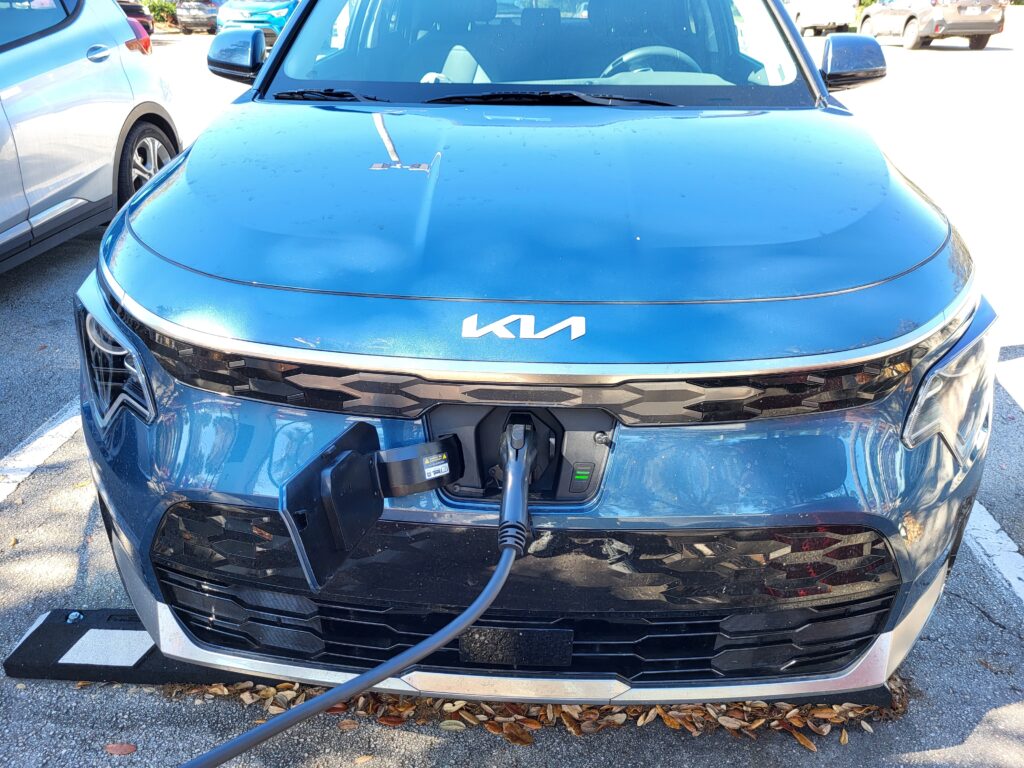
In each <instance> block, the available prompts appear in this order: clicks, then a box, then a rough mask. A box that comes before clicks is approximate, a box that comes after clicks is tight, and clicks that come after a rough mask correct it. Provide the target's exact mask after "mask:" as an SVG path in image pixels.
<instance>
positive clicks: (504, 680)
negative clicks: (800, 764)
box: [114, 539, 946, 706]
mask: <svg viewBox="0 0 1024 768" xmlns="http://www.w3.org/2000/svg"><path fill="white" fill-rule="evenodd" d="M114 555H115V560H116V561H117V564H118V570H119V571H120V572H121V576H122V580H123V581H124V585H125V588H126V589H127V590H128V594H129V596H130V597H131V599H132V603H133V604H134V605H135V610H136V611H137V612H138V614H139V616H140V618H141V619H142V623H143V624H144V625H145V627H146V629H147V630H148V631H149V633H150V635H151V636H152V637H153V639H154V640H155V641H156V643H157V645H158V646H159V648H160V651H161V652H162V653H163V654H164V655H165V656H167V657H168V658H172V659H177V660H179V661H184V662H189V663H192V664H201V665H203V666H206V667H213V668H215V669H220V670H224V671H226V672H238V673H240V674H243V675H245V674H248V675H255V676H262V677H270V678H275V679H281V680H292V681H296V682H301V683H307V684H310V685H337V684H339V683H343V682H345V681H347V680H351V679H352V678H353V677H355V674H354V673H351V672H341V671H337V670H325V669H317V668H315V667H307V666H301V665H299V664H293V663H290V662H276V661H271V660H266V659H253V658H246V657H243V656H235V655H233V654H230V653H225V652H222V651H215V650H210V649H207V648H204V647H201V646H200V645H199V644H197V643H196V642H195V641H194V640H192V639H191V638H190V637H189V635H188V634H187V633H186V632H185V630H184V628H183V627H182V626H181V624H180V623H179V621H178V620H177V618H175V616H174V613H173V611H172V610H171V608H170V607H169V606H168V605H167V604H166V603H163V602H160V601H158V600H156V598H155V597H154V596H153V594H152V593H151V592H150V591H149V589H148V588H147V587H146V586H145V585H144V584H143V583H142V579H141V578H140V577H139V575H138V574H137V573H136V572H135V569H134V568H133V567H132V566H131V564H130V563H129V562H128V558H127V554H126V553H124V552H123V551H122V550H121V547H120V545H119V543H117V540H116V539H115V544H114ZM945 580H946V571H945V569H943V571H942V572H941V573H940V574H939V575H938V576H937V577H936V578H935V580H934V582H933V583H932V584H931V585H930V586H929V588H928V589H927V590H925V592H924V594H923V595H922V596H921V597H920V599H919V600H918V601H917V604H916V605H915V606H914V608H913V609H911V611H910V613H908V614H907V616H906V617H905V618H904V619H903V621H902V622H900V624H898V625H897V626H896V628H895V629H894V630H892V631H891V632H886V633H884V634H881V635H879V636H878V638H877V639H876V640H875V642H874V643H872V645H871V647H870V648H868V650H867V651H866V652H865V653H864V655H863V656H861V657H860V659H858V660H857V661H856V662H854V663H853V664H852V665H851V666H850V667H848V668H847V669H845V670H844V671H842V672H838V673H835V674H832V675H808V676H806V677H793V678H785V679H770V680H764V681H759V682H748V683H737V684H732V685H729V684H723V685H695V686H678V687H660V688H633V687H631V686H630V685H628V684H627V683H625V682H623V681H621V680H618V679H614V678H608V679H603V680H602V679H578V678H571V677H554V678H534V677H497V676H494V677H492V676H486V675H470V674H446V673H439V672H426V671H422V670H418V671H412V672H407V673H406V674H404V675H402V676H401V677H392V678H388V679H387V680H385V681H384V682H383V683H381V684H380V685H379V686H376V687H375V690H377V691H381V692H383V693H396V694H405V695H415V696H443V697H449V698H463V699H485V700H488V701H541V702H543V701H550V702H562V703H572V702H576V703H580V704H584V703H585V704H615V705H618V706H623V705H629V704H649V703H660V704H684V703H703V702H712V701H752V700H759V699H769V698H774V699H777V698H783V699H788V698H799V697H803V696H815V695H823V694H837V693H845V692H850V693H854V692H856V691H863V690H870V689H872V688H878V687H880V686H881V685H883V684H884V683H885V681H886V680H888V679H889V676H890V675H891V674H892V673H893V672H894V671H895V669H896V667H897V666H898V665H899V664H900V662H902V661H903V659H904V657H905V656H906V655H907V653H908V652H909V651H910V647H911V646H912V645H913V643H914V641H915V640H916V639H917V636H918V634H919V633H920V632H921V629H922V628H923V627H924V624H925V622H926V621H927V619H928V617H929V616H930V615H931V614H932V612H933V610H934V609H935V605H936V603H937V602H938V599H939V596H940V595H941V594H942V588H943V586H944V584H945Z"/></svg>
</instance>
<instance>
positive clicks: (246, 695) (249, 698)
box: [238, 691, 260, 707]
mask: <svg viewBox="0 0 1024 768" xmlns="http://www.w3.org/2000/svg"><path fill="white" fill-rule="evenodd" d="M238 698H239V699H241V700H242V703H243V704H245V706H247V707H248V706H249V705H250V704H254V703H255V702H257V701H259V700H260V697H259V696H257V695H256V694H255V693H250V692H249V691H243V692H242V694H241V695H240V696H239V697H238Z"/></svg>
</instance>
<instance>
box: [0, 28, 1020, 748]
mask: <svg viewBox="0 0 1024 768" xmlns="http://www.w3.org/2000/svg"><path fill="white" fill-rule="evenodd" d="M1011 11H1013V13H1011V14H1010V15H1009V21H1008V23H1007V30H1008V31H1007V32H1006V33H1005V34H1003V35H1001V36H998V37H995V38H993V40H992V42H991V44H990V46H989V48H988V49H987V50H985V51H981V52H974V51H969V50H968V49H967V44H966V41H951V42H948V43H943V44H939V43H936V44H934V45H932V47H931V48H929V49H926V50H921V51H904V50H903V49H901V48H898V47H894V46H889V47H886V48H885V52H886V57H887V60H888V62H889V76H888V77H887V78H886V79H885V80H883V81H882V82H880V83H876V84H872V85H869V86H865V87H864V88H862V89H859V90H855V91H851V92H849V93H848V94H844V101H845V102H846V103H847V104H848V105H849V106H850V107H851V108H852V109H853V110H854V111H855V112H856V113H857V114H858V116H859V119H861V120H862V121H863V122H864V124H865V125H866V126H867V128H868V129H869V130H870V131H871V132H872V133H873V134H874V135H875V137H876V139H877V140H878V142H879V143H880V144H881V146H882V147H883V148H884V149H885V151H886V152H887V154H888V155H889V157H890V159H891V160H892V161H893V163H894V164H895V165H896V166H897V167H898V168H900V170H901V171H903V172H904V173H905V174H906V175H907V176H909V177H910V178H911V179H913V180H914V181H915V182H916V183H917V184H919V185H920V186H921V187H922V188H924V189H925V190H926V191H927V192H928V193H929V194H931V195H932V196H933V197H934V198H935V200H936V202H937V203H938V204H939V205H940V206H941V207H942V208H943V209H944V210H945V211H946V212H947V213H948V214H949V216H950V218H951V219H952V220H953V221H954V222H955V223H956V225H957V226H958V227H959V229H960V230H961V232H962V233H963V235H964V237H965V238H966V240H967V242H968V244H969V245H970V246H971V249H972V253H973V254H974V256H975V258H976V260H977V262H978V263H979V267H980V278H981V281H982V284H983V288H984V290H985V291H986V293H987V294H988V296H989V297H990V299H991V300H992V303H993V304H994V305H995V307H996V309H997V310H998V311H999V312H1000V314H1001V316H1002V321H1001V322H1002V325H1001V328H1000V334H1001V336H1000V339H1001V342H1002V344H1003V353H1002V362H1001V364H1000V368H999V372H998V377H999V387H998V391H997V401H996V411H995V427H994V434H993V439H992V445H991V450H990V455H989V464H988V472H987V475H986V479H985V482H984V485H983V487H982V492H981V494H980V497H979V502H980V504H981V505H982V506H983V508H984V510H987V514H988V515H990V517H985V518H981V517H980V516H979V518H978V519H979V520H980V519H985V520H989V519H990V520H992V521H993V524H994V525H998V526H999V527H1000V528H1001V530H1002V531H1004V532H1005V539H1003V540H996V544H992V541H993V539H992V538H991V537H989V538H988V539H986V538H984V537H980V535H979V537H975V538H972V539H971V540H970V541H969V544H971V546H966V547H964V549H963V551H962V554H961V557H960V559H959V560H958V562H957V568H956V570H955V571H954V573H953V574H952V576H951V579H950V582H949V585H948V587H947V590H946V593H945V596H944V597H943V599H942V601H941V603H940V606H939V609H938V612H937V614H936V615H935V616H934V617H933V619H932V621H931V623H930V624H929V625H928V627H927V629H926V630H925V634H924V637H923V638H922V641H921V642H919V643H918V645H917V646H916V647H915V649H914V651H913V653H912V654H911V656H910V658H909V659H908V661H907V662H906V663H905V665H904V667H903V668H902V670H901V671H902V673H903V674H904V676H905V677H906V678H907V679H908V680H909V681H910V683H911V691H912V697H911V703H910V707H909V711H908V713H907V715H906V716H905V717H903V718H902V719H900V720H898V721H895V722H889V723H879V724H876V725H875V732H874V733H873V734H868V733H866V732H863V731H860V730H859V729H858V730H857V731H856V732H852V733H851V734H850V743H849V744H848V745H846V746H841V745H840V744H839V743H838V740H837V738H836V734H832V736H831V737H828V738H822V739H818V741H817V746H818V753H817V754H811V753H809V752H807V751H805V750H804V749H803V748H802V747H801V746H800V745H798V744H797V743H796V742H795V741H794V740H793V739H791V738H788V737H786V736H785V734H768V735H766V736H765V737H764V738H762V739H760V740H759V741H757V742H751V741H746V740H734V739H730V738H729V737H728V736H726V735H725V734H724V733H717V734H714V735H712V736H710V737H700V738H697V739H694V738H692V737H690V736H689V735H688V734H686V733H685V732H681V731H671V730H668V729H666V728H664V727H662V726H661V725H660V724H654V725H653V726H650V727H646V728H644V729H638V728H623V729H619V730H611V731H605V732H602V733H600V734H598V735H595V736H589V737H585V738H583V739H578V738H577V737H574V736H572V735H570V734H569V733H568V732H566V731H562V730H545V731H542V732H540V733H539V734H538V737H537V743H536V744H535V745H534V746H532V747H529V748H518V747H513V746H510V745H509V744H507V743H506V742H505V741H504V740H502V739H500V738H497V737H494V736H491V735H490V734H487V733H485V732H483V730H482V729H480V728H476V729H472V730H469V731H465V732H459V733H449V732H446V731H442V730H440V729H439V728H438V727H437V726H436V725H433V726H425V727H406V728H402V729H397V730H395V729H389V728H386V727H384V726H381V725H377V724H376V723H373V722H370V721H366V722H363V723H362V724H361V726H360V727H359V728H358V729H357V730H354V731H351V732H343V731H341V730H339V729H338V728H336V727H335V722H334V721H333V720H330V719H326V718H318V719H315V720H314V721H312V722H309V723H306V724H305V725H303V726H301V727H298V728H296V729H294V730H293V731H292V732H289V733H287V734H285V735H283V736H281V737H279V738H277V739H275V740H274V741H273V742H271V743H270V744H268V745H266V746H265V747H263V748H261V749H260V750H258V751H257V752H255V753H253V754H252V755H250V756H249V757H247V758H244V759H241V760H240V761H238V763H237V764H238V765H245V766H281V765H303V766H337V765H349V764H353V763H356V762H357V761H359V764H366V765H369V766H399V765H401V766H409V765H436V764H442V765H474V766H479V765H531V766H534V765H536V766H548V765H551V766H554V765H559V766H566V765H586V766H604V765H609V766H623V765H637V764H643V765H669V764H672V765H678V764H681V763H682V764H686V765H690V766H704V765H708V766H711V765H714V766H724V765H746V764H752V763H754V764H758V765H763V766H775V765H785V766H792V765H804V764H807V765H817V764H823V762H826V763H827V764H830V765H832V766H836V767H837V768H839V767H841V766H876V765H887V766H888V765H892V766H897V765H899V766H947V765H954V766H997V767H999V768H1004V767H1005V768H1011V766H1014V767H1015V766H1021V765H1024V583H1021V584H1019V585H1018V589H1017V591H1016V592H1015V591H1014V589H1013V588H1012V586H1011V585H1010V584H1009V583H1008V582H1007V577H1006V576H1005V575H1004V573H1003V572H1001V571H998V570H997V569H996V568H995V567H994V566H993V558H992V554H993V549H994V548H998V544H999V541H1004V542H1005V543H1008V544H1009V545H1010V547H1011V548H1012V546H1013V545H1016V546H1017V547H1021V548H1024V515H1022V514H1021V509H1022V506H1024V410H1022V409H1024V302H1021V301H1020V298H1019V293H1020V286H1021V285H1022V281H1021V267H1020V263H1021V255H1022V254H1021V246H1020V243H1021V240H1022V232H1024V230H1022V224H1021V213H1022V211H1021V198H1020V195H1019V188H1020V187H1019V180H1020V179H1021V178H1022V177H1024V148H1022V147H1021V144H1020V139H1019V137H1020V136H1021V134H1022V132H1024V113H1022V112H1021V110H1020V106H1019V90H1020V86H1019V82H1018V81H1019V73H1020V72H1022V71H1024V13H1022V11H1024V8H1014V9H1011ZM209 41H210V38H209V37H207V36H205V35H197V36H196V35H194V36H192V37H189V38H185V37H181V36H168V37H167V38H166V39H159V40H158V41H157V46H156V50H155V53H154V59H155V60H156V61H158V62H159V64H160V66H161V67H162V68H163V69H164V71H165V72H166V74H167V76H168V77H169V78H170V79H171V80H172V83H173V85H174V86H175V90H176V95H177V101H178V105H177V106H178V111H177V112H176V115H177V119H178V123H179V127H180V129H181V131H182V134H183V136H184V138H185V139H186V141H190V140H191V139H193V138H194V137H195V136H196V135H197V134H198V132H199V131H200V130H201V129H202V127H203V125H205V123H206V122H208V121H209V120H210V119H212V117H213V116H214V115H215V114H216V113H217V112H218V111H219V110H220V109H222V108H223V106H224V105H225V104H226V103H227V102H228V101H229V100H230V99H231V98H233V97H234V96H235V95H237V94H239V93H240V92H241V91H242V90H243V88H242V87H241V86H237V85H234V84H231V83H227V82H226V81H222V80H217V79H216V78H213V77H212V76H211V75H209V74H208V73H207V72H206V71H205V52H206V47H207V46H208V45H209ZM806 42H807V43H808V46H809V47H810V48H811V49H812V50H820V47H821V40H820V39H817V38H815V39H808V40H807V41H806ZM99 238H100V233H99V232H96V233H91V234H88V235H85V236H82V237H79V238H77V239H75V240H73V241H71V242H70V243H68V244H66V245H64V246H62V247H60V248H58V249H56V250H54V251H52V252H51V253H49V254H47V255H45V256H42V257H39V258H37V259H35V260H33V261H31V262H29V263H27V264H25V265H23V266H21V267H19V268H18V269H16V270H14V271H12V272H10V273H7V274H4V275H2V276H0V330H2V334H0V360H2V361H3V362H4V365H3V366H0V475H4V474H5V473H7V472H8V471H9V470H10V468H11V466H12V457H14V459H15V461H14V463H17V462H19V461H22V460H23V459H25V457H26V456H29V458H32V456H38V457H39V458H41V459H42V463H41V464H40V466H39V467H38V469H36V470H35V471H34V473H32V474H31V476H29V477H27V478H26V479H23V480H21V481H20V482H16V480H19V479H20V477H18V478H15V480H13V481H12V480H11V479H10V478H8V479H7V480H6V481H5V478H4V477H0V654H3V655H6V654H7V653H8V652H9V651H10V649H11V648H13V646H14V645H15V644H16V643H17V642H18V639H19V638H20V637H21V635H22V633H23V632H24V631H25V629H26V628H27V627H28V626H29V625H30V624H31V623H32V621H33V620H34V619H35V618H36V617H37V616H38V615H39V614H40V613H42V612H44V611H46V610H49V609H52V608H58V607H75V608H86V609H87V608H98V607H115V606H127V598H126V596H125V595H124V592H123V590H122V588H121V585H120V582H119V580H118V577H117V575H116V573H115V571H114V565H113V560H112V558H111V555H110V550H109V546H108V544H107V542H106V540H105V537H104V535H103V530H102V524H101V522H100V519H99V513H98V510H97V508H96V505H95V502H94V492H93V489H92V486H91V480H90V473H89V468H88V463H87V459H86V456H85V449H84V445H83V443H82V438H81V435H80V433H77V432H74V423H73V421H71V422H67V421H66V420H67V418H68V417H69V415H71V414H73V405H72V404H73V402H74V400H75V398H76V392H77V375H78V363H77V351H76V344H75V339H74V325H73V322H72V318H71V312H70V307H71V300H72V296H73V294H74V290H75V289H76V288H77V286H78V284H79V283H80V282H81V281H82V279H83V278H84V277H85V276H86V275H87V274H88V272H89V271H90V270H91V269H92V266H93V262H94V260H95V257H96V250H97V247H98V245H99ZM69 409H70V410H69ZM55 416H56V419H55V418H54V417H55ZM60 423H64V424H65V426H64V427H63V434H65V435H66V434H70V435H71V436H70V439H67V440H66V441H56V442H52V443H46V444H45V445H42V447H40V441H39V440H38V439H37V438H39V437H40V435H46V434H53V433H52V432H51V428H52V427H54V425H55V424H60ZM59 431H60V430H58V432H59ZM44 443H45V439H44ZM25 446H29V447H30V451H29V452H28V454H26V452H25V450H24V448H25ZM33 446H34V447H33ZM54 448H55V450H53V449H54ZM33 451H34V452H33ZM51 451H52V452H51ZM982 514H985V513H984V512H982ZM1018 558H1019V556H1018ZM997 559H998V558H997ZM1002 561H1003V562H1008V563H1010V566H1008V567H1009V568H1010V570H1009V571H1007V573H1010V574H1011V575H1012V568H1013V563H1014V562H1016V561H1014V560H1013V558H1012V557H1007V558H1003V559H1002ZM259 716H260V715H259V714H258V713H257V711H256V710H255V709H244V708H243V707H242V706H241V705H240V704H239V703H238V702H237V700H217V699H214V700H206V699H203V698H198V699H193V698H191V697H189V698H186V699H184V700H182V699H178V700H171V699H168V698H167V697H165V696H164V695H163V694H162V693H161V692H160V691H159V690H154V689H147V688H142V687H138V686H111V685H104V686H98V685H94V686H89V687H86V688H82V689H77V688H76V687H75V686H74V685H73V684H70V683H57V682H54V683H43V682H33V681H25V682H21V681H16V680H12V679H10V678H7V677H0V722H3V723H4V728H5V734H4V739H3V750H2V754H3V757H2V758H0V762H7V761H8V760H15V759H16V760H17V764H18V765H22V766H36V765H39V766H42V765H58V766H65V765H67V766H88V765H107V764H110V763H114V762H117V763H123V764H125V765H145V766H164V765H177V764H179V763H180V762H181V761H182V760H184V759H186V758H188V757H191V756H193V755H195V754H198V753H199V752H201V751H202V750H203V749H204V748H206V747H208V746H210V745H212V744H213V743H215V742H218V741H221V740H223V739H224V738H226V737H228V736H230V735H233V734H235V733H237V732H239V731H240V730H242V729H244V728H247V727H250V726H251V725H252V724H253V722H254V720H255V719H256V718H257V717H259ZM111 742H129V743H132V744H135V745H137V746H138V752H137V753H136V754H134V755H132V756H129V757H120V758H114V757H110V756H108V755H107V754H106V753H105V752H104V745H105V744H107V743H111ZM367 757H368V758H369V759H366V758H367Z"/></svg>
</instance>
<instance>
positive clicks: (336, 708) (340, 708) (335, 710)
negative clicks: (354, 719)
mask: <svg viewBox="0 0 1024 768" xmlns="http://www.w3.org/2000/svg"><path fill="white" fill-rule="evenodd" d="M324 711H325V712H326V713H327V714H328V715H341V714H344V713H345V712H348V704H346V703H345V702H342V703H341V704H335V705H333V706H330V707H328V708H327V709H326V710H324Z"/></svg>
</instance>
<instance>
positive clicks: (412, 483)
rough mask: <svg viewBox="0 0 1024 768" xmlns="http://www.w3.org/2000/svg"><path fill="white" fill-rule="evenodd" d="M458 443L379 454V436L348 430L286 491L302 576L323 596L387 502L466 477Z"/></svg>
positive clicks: (444, 440) (366, 429)
mask: <svg viewBox="0 0 1024 768" xmlns="http://www.w3.org/2000/svg"><path fill="white" fill-rule="evenodd" d="M462 467H463V462H462V447H461V443H460V442H459V439H458V437H456V436H454V435H444V436H443V437H440V438H438V439H437V440H432V441H431V442H428V443H418V444H416V445H410V446H404V447H401V448H392V449H391V450H388V451H381V450H380V440H379V438H378V437H377V430H376V429H375V428H374V427H373V426H372V425H370V424H367V423H366V422H357V423H355V424H353V425H352V426H351V427H349V428H348V429H347V430H345V432H343V433H342V434H341V436H340V437H338V438H337V439H336V440H335V441H334V442H332V443H331V444H330V445H329V446H327V448H325V449H324V450H323V452H322V453H321V454H320V455H319V456H317V457H316V458H315V459H313V460H312V461H311V462H310V463H309V464H307V465H306V466H305V467H303V468H302V469H301V470H299V471H298V472H297V473H295V475H294V476H293V477H292V478H291V479H289V480H288V482H287V483H285V485H284V487H283V488H282V489H281V499H280V513H281V518H282V519H283V520H284V524H285V526H287V528H288V533H289V535H290V536H291V539H292V543H293V544H294V546H295V552H296V554H297V555H298V559H299V565H300V566H301V567H302V572H303V575H305V577H306V581H307V582H308V583H309V587H310V589H312V590H313V592H314V593H315V592H319V591H320V590H321V589H323V587H324V585H326V584H327V582H329V581H330V580H331V579H332V578H333V577H334V575H335V574H336V573H337V572H338V569H340V568H341V566H342V563H344V562H345V560H346V559H347V558H348V556H349V555H350V554H351V553H352V551H353V550H354V549H355V548H356V546H357V545H358V544H359V542H360V541H361V540H362V538H363V536H365V535H366V532H367V531H369V530H370V528H372V527H373V524H374V523H376V522H377V520H378V519H379V518H380V516H381V514H383V512H384V499H385V498H391V497H394V496H408V495H410V494H413V493H422V492H423V491H430V490H433V489H435V488H440V487H442V486H444V485H447V484H449V483H453V482H455V481H457V480H458V479H459V478H461V477H462V471H463V469H462Z"/></svg>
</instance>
